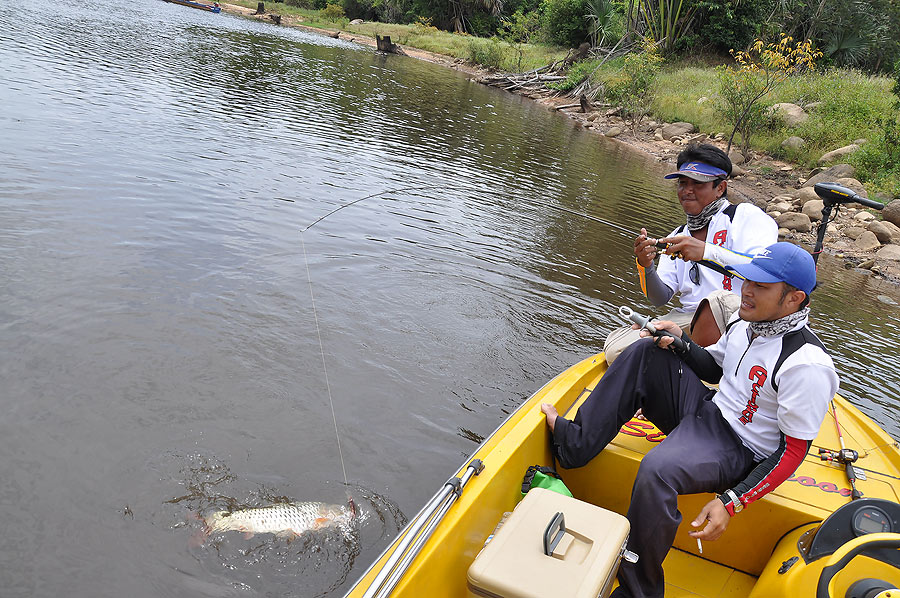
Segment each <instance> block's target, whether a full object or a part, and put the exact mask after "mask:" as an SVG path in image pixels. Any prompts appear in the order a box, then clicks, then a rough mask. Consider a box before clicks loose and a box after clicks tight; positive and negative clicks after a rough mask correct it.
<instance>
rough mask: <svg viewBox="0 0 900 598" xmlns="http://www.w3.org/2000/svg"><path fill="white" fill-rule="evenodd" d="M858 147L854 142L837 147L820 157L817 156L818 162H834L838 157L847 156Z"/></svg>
mask: <svg viewBox="0 0 900 598" xmlns="http://www.w3.org/2000/svg"><path fill="white" fill-rule="evenodd" d="M858 149H859V146H858V145H856V144H855V143H851V144H850V145H845V146H844V147H839V148H837V149H836V150H831V151H830V152H828V153H827V154H824V155H823V156H822V157H821V158H819V164H828V163H829V162H834V161H835V160H837V159H838V158H843V157H844V156H848V155H850V154H852V153H853V152H855V151H856V150H858Z"/></svg>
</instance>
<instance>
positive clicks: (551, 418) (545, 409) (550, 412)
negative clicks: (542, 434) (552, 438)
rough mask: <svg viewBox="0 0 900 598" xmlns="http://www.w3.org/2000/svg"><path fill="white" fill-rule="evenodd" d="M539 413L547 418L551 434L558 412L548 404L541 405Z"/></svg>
mask: <svg viewBox="0 0 900 598" xmlns="http://www.w3.org/2000/svg"><path fill="white" fill-rule="evenodd" d="M541 413H543V414H544V415H546V416H547V425H548V426H550V431H551V432H552V431H553V428H554V427H555V426H556V418H557V417H559V412H558V411H556V407H554V406H553V405H551V404H550V403H541Z"/></svg>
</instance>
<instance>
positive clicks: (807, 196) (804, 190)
mask: <svg viewBox="0 0 900 598" xmlns="http://www.w3.org/2000/svg"><path fill="white" fill-rule="evenodd" d="M797 199H798V200H799V201H800V205H801V206H804V205H806V202H809V201H815V200H817V199H821V198H820V197H819V195H818V194H817V193H816V190H815V189H813V188H812V187H801V188H800V193H799V194H798V195H797Z"/></svg>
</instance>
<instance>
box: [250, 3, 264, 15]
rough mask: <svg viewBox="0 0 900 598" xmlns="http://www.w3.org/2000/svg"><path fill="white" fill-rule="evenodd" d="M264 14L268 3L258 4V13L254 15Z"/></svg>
mask: <svg viewBox="0 0 900 598" xmlns="http://www.w3.org/2000/svg"><path fill="white" fill-rule="evenodd" d="M264 12H266V3H265V2H259V3H257V4H256V12H255V13H253V14H255V15H261V14H263V13H264Z"/></svg>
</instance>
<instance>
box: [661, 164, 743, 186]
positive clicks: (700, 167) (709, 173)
mask: <svg viewBox="0 0 900 598" xmlns="http://www.w3.org/2000/svg"><path fill="white" fill-rule="evenodd" d="M682 176H686V177H688V178H689V179H694V180H695V181H699V182H701V183H708V182H710V181H714V180H716V179H724V178H728V173H727V172H725V171H724V170H722V169H721V168H716V167H715V166H711V165H709V164H705V163H703V162H685V163H684V164H682V165H681V166H680V167H679V168H678V171H677V172H670V173H669V174H667V175H666V176H664V177H663V178H664V179H677V178H678V177H682Z"/></svg>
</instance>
